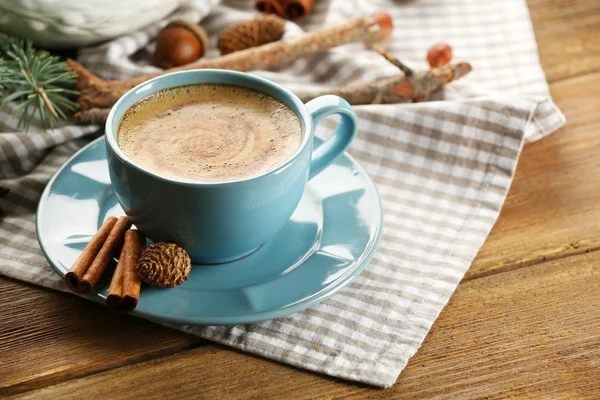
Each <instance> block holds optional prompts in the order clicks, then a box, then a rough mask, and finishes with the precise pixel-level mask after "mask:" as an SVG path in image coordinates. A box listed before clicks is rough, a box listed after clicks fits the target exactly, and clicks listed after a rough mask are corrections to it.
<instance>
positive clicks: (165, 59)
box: [154, 20, 208, 68]
mask: <svg viewBox="0 0 600 400" xmlns="http://www.w3.org/2000/svg"><path fill="white" fill-rule="evenodd" d="M207 49H208V36H207V35H206V32H204V29H202V27H200V25H197V24H193V23H191V22H188V21H185V20H175V21H171V22H170V23H169V24H168V25H167V26H165V27H164V29H163V30H162V31H161V33H160V35H159V36H158V39H157V40H156V50H155V51H154V61H155V63H156V65H158V66H159V67H161V68H171V67H178V66H180V65H185V64H189V63H191V62H194V61H196V60H197V59H199V58H200V57H202V56H203V55H204V54H205V53H206V50H207Z"/></svg>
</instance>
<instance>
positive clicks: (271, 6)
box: [254, 0, 283, 17]
mask: <svg viewBox="0 0 600 400" xmlns="http://www.w3.org/2000/svg"><path fill="white" fill-rule="evenodd" d="M254 7H255V8H256V9H257V10H258V11H260V12H261V13H265V14H275V15H279V16H280V17H283V7H282V6H281V3H280V2H279V0H256V1H255V3H254Z"/></svg>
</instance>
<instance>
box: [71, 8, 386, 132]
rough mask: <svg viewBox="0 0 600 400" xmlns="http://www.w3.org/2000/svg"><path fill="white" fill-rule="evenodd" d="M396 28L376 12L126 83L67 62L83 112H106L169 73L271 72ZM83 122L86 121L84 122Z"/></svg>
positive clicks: (381, 38) (377, 38)
mask: <svg viewBox="0 0 600 400" xmlns="http://www.w3.org/2000/svg"><path fill="white" fill-rule="evenodd" d="M392 28H393V24H392V19H391V17H390V15H389V14H387V13H384V12H380V13H374V14H371V15H365V16H362V17H356V18H352V19H349V20H347V21H345V22H343V23H340V24H337V25H333V26H328V27H324V28H321V29H317V30H315V31H312V32H307V33H304V34H302V35H299V36H296V37H293V38H289V39H284V40H279V41H276V42H272V43H268V44H265V45H262V46H257V47H252V48H249V49H246V50H240V51H236V52H233V53H230V54H227V55H224V56H221V57H217V58H213V59H201V60H198V61H195V62H193V63H190V64H186V65H183V66H180V67H175V68H170V69H167V70H164V71H162V72H157V73H152V74H145V75H141V76H137V77H134V78H132V79H127V80H122V81H114V80H104V79H101V78H99V77H98V76H96V75H94V74H92V73H91V72H90V71H88V70H87V69H86V68H85V67H83V66H82V65H81V64H79V63H77V62H76V61H74V60H71V59H69V60H67V64H68V65H69V67H70V68H71V69H72V70H73V71H74V72H75V73H76V74H77V82H76V84H75V87H74V89H75V90H77V91H79V92H81V95H80V96H79V98H78V99H77V102H78V103H79V106H80V110H87V109H92V108H99V109H103V108H104V109H105V108H109V107H111V106H112V105H113V104H114V103H115V102H116V101H117V100H118V99H119V98H120V97H121V96H122V95H123V94H124V93H125V92H126V91H127V90H129V89H131V88H132V87H134V86H136V85H138V84H140V83H142V82H145V81H147V80H148V79H151V78H154V77H156V76H160V75H163V74H166V73H170V72H176V71H183V70H190V69H203V68H219V69H228V70H235V71H251V70H257V69H267V68H271V67H275V66H278V65H282V64H287V63H290V62H292V61H295V60H297V59H298V58H300V57H306V56H308V55H311V54H314V53H316V52H319V51H324V50H327V49H330V48H332V47H336V46H340V45H342V44H345V43H351V42H359V41H360V42H365V43H367V44H368V45H372V44H373V43H377V42H381V41H385V40H388V39H389V38H390V37H391V33H392ZM80 116H81V114H80ZM80 122H83V121H82V120H81V119H80Z"/></svg>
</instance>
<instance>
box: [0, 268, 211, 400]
mask: <svg viewBox="0 0 600 400" xmlns="http://www.w3.org/2000/svg"><path fill="white" fill-rule="evenodd" d="M0 293H2V301H0V337H1V338H2V340H0V354H1V356H0V397H1V395H6V394H11V393H18V392H22V391H25V390H31V389H33V388H38V387H42V386H47V385H49V384H53V383H56V382H60V381H64V380H66V379H71V378H76V377H81V376H86V375H89V374H93V373H96V372H99V371H104V370H106V369H110V368H115V367H118V366H122V365H124V364H130V363H135V362H140V361H144V360H149V359H152V358H155V357H160V356H164V355H165V354H171V353H174V352H178V351H181V350H186V349H190V348H194V347H197V346H200V345H202V344H203V343H204V342H203V341H202V340H200V339H198V338H195V337H193V336H189V335H185V334H183V333H181V332H178V331H175V330H172V329H169V328H166V327H162V326H160V325H157V324H153V323H150V322H147V321H144V320H141V319H139V318H134V317H128V316H114V315H111V314H110V313H109V312H108V311H107V309H106V308H105V307H103V306H101V305H99V304H95V303H92V302H90V301H88V300H84V299H78V298H76V297H74V296H73V295H70V294H66V293H57V292H53V291H50V290H46V289H42V288H39V287H35V286H32V285H27V284H24V283H21V282H15V281H12V280H9V279H6V278H1V277H0Z"/></svg>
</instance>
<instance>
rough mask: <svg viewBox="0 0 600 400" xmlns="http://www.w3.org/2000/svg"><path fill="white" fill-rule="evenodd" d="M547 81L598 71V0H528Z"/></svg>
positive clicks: (599, 60) (599, 51)
mask: <svg viewBox="0 0 600 400" xmlns="http://www.w3.org/2000/svg"><path fill="white" fill-rule="evenodd" d="M527 3H528V5H529V9H530V15H531V19H532V22H533V27H534V29H535V36H536V39H537V42H538V52H539V54H540V60H541V63H542V67H543V68H544V72H545V73H546V78H547V79H548V81H549V82H550V83H553V82H557V81H559V80H564V79H567V78H572V77H575V76H581V75H584V74H587V73H591V72H596V71H600V40H599V39H598V32H600V12H599V10H600V2H599V1H598V0H528V1H527Z"/></svg>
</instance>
